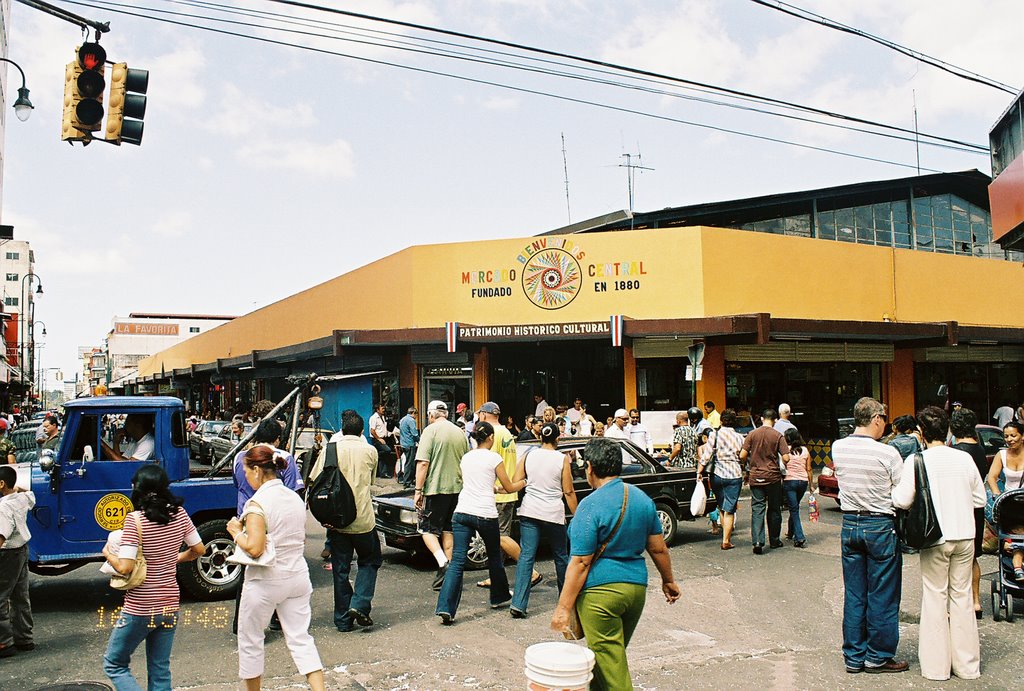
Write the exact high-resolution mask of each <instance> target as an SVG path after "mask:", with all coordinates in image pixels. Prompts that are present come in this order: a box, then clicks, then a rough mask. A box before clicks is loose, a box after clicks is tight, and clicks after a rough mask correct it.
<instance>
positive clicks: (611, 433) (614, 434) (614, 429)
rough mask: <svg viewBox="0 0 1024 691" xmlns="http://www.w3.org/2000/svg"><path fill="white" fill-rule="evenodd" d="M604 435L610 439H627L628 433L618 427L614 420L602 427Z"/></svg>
mask: <svg viewBox="0 0 1024 691" xmlns="http://www.w3.org/2000/svg"><path fill="white" fill-rule="evenodd" d="M604 436H606V437H610V438H612V439H629V435H628V434H627V433H626V430H624V429H619V426H618V425H616V424H615V423H614V422H613V423H612V424H610V425H609V426H608V427H605V429H604Z"/></svg>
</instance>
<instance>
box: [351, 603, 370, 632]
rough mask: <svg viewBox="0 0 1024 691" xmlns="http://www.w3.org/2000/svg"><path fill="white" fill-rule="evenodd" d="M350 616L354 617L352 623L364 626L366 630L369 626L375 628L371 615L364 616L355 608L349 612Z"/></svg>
mask: <svg viewBox="0 0 1024 691" xmlns="http://www.w3.org/2000/svg"><path fill="white" fill-rule="evenodd" d="M348 615H349V616H350V617H352V621H354V622H355V623H356V624H358V625H359V626H362V627H363V628H364V629H365V628H366V627H368V626H373V619H370V615H369V614H363V613H362V612H360V611H359V610H358V609H356V608H354V607H353V608H352V609H350V610H349V611H348Z"/></svg>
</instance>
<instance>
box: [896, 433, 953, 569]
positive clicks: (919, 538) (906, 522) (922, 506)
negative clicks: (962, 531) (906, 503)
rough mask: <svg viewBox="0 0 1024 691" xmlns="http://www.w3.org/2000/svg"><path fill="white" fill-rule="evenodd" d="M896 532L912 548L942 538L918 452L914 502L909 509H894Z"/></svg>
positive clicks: (925, 546)
mask: <svg viewBox="0 0 1024 691" xmlns="http://www.w3.org/2000/svg"><path fill="white" fill-rule="evenodd" d="M896 533H897V534H898V535H899V537H900V539H901V540H903V542H904V544H906V545H907V546H908V547H913V548H914V549H925V548H927V547H931V546H932V545H934V544H935V543H936V542H938V541H939V540H941V539H942V526H940V525H939V517H938V516H937V515H936V513H935V505H934V503H932V493H931V490H930V489H929V487H928V471H927V470H926V469H925V467H924V456H923V455H921V453H920V452H918V453H915V454H914V502H913V503H912V504H911V505H910V508H909V509H896Z"/></svg>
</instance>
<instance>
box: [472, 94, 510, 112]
mask: <svg viewBox="0 0 1024 691" xmlns="http://www.w3.org/2000/svg"><path fill="white" fill-rule="evenodd" d="M480 107H482V108H483V109H484V110H497V111H507V110H516V109H517V108H518V107H519V99H518V98H515V97H512V96H492V97H491V98H488V99H487V100H485V101H484V102H483V103H481V104H480Z"/></svg>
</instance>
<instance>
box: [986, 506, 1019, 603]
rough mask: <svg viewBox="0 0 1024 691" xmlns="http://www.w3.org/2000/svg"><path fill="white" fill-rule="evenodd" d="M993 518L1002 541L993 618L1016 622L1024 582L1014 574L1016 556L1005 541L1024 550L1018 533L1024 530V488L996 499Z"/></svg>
mask: <svg viewBox="0 0 1024 691" xmlns="http://www.w3.org/2000/svg"><path fill="white" fill-rule="evenodd" d="M992 519H993V521H994V522H995V525H994V528H995V531H996V535H997V536H998V538H999V571H998V573H997V574H996V577H995V578H993V579H992V619H993V620H995V621H999V620H1000V619H1002V618H1003V617H1006V621H1009V622H1012V621H1013V598H1015V597H1017V598H1021V599H1024V581H1018V580H1016V579H1015V578H1014V575H1013V557H1012V555H1011V554H1009V553H1008V552H1007V551H1006V550H1005V549H1004V544H1005V542H1004V541H1005V540H1012V541H1013V543H1014V546H1018V545H1019V546H1020V547H1022V548H1024V534H1021V533H1020V532H1016V533H1015V532H1014V530H1019V529H1021V528H1024V489H1013V490H1009V491H1007V492H1003V493H1002V494H1000V495H999V496H998V497H996V500H995V503H994V504H993V506H992Z"/></svg>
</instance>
